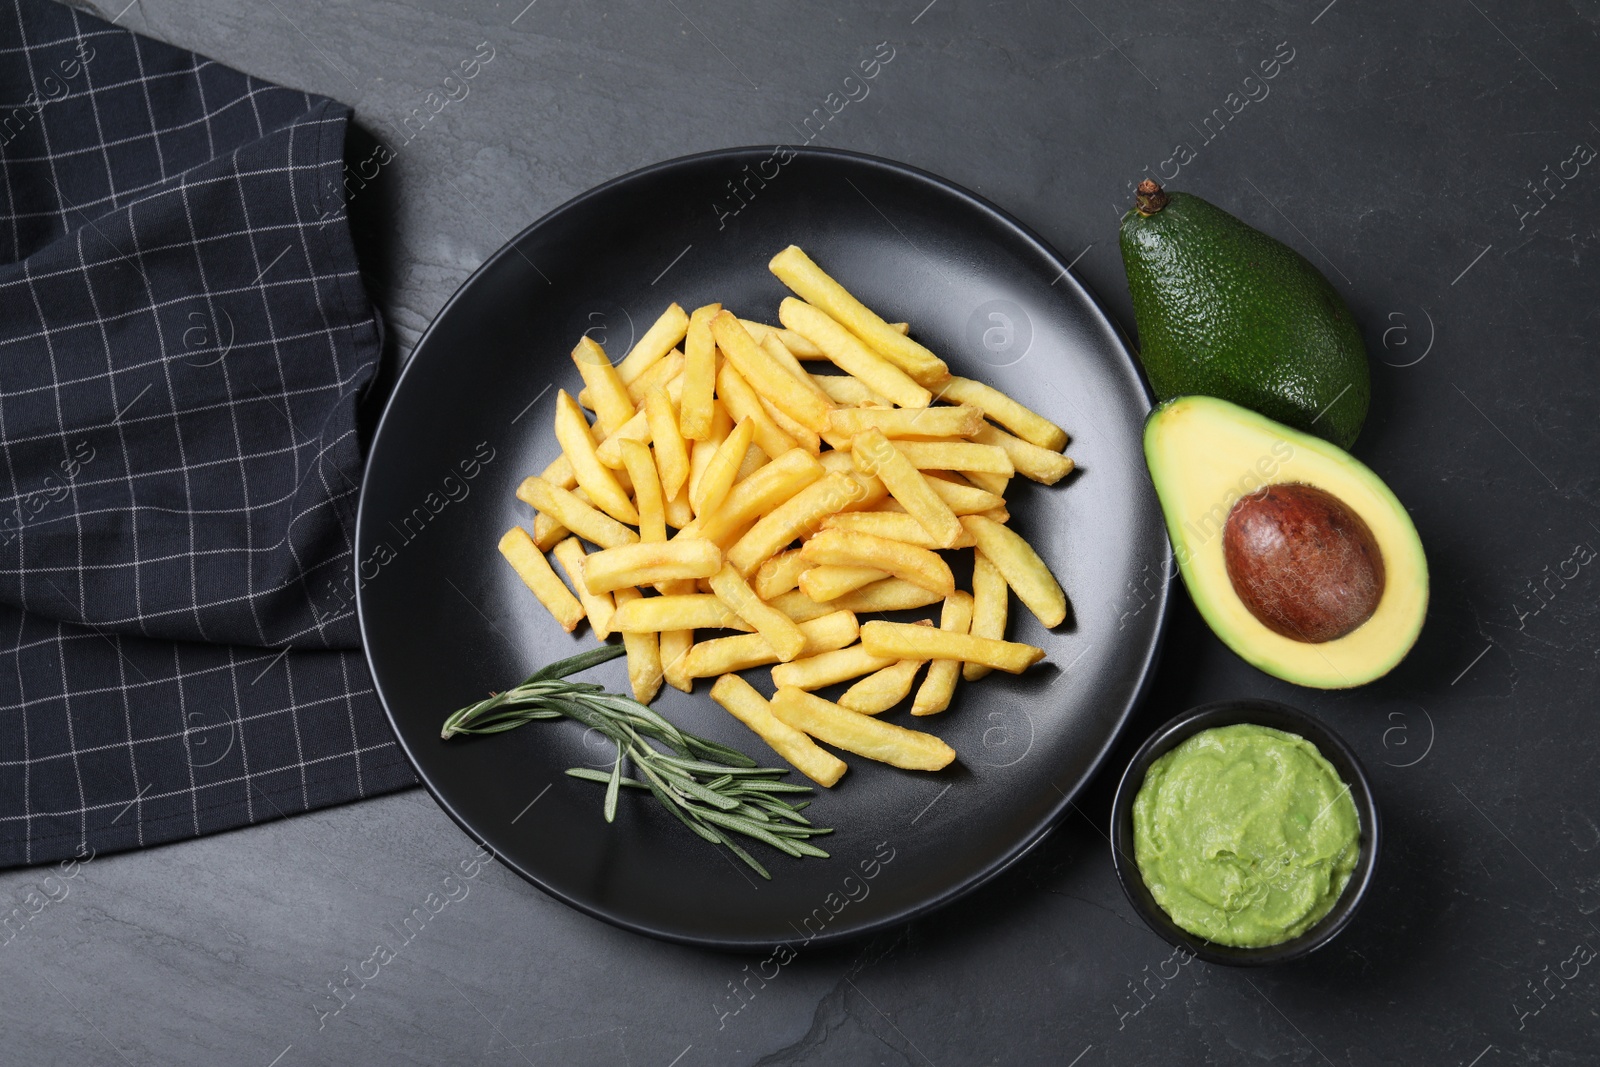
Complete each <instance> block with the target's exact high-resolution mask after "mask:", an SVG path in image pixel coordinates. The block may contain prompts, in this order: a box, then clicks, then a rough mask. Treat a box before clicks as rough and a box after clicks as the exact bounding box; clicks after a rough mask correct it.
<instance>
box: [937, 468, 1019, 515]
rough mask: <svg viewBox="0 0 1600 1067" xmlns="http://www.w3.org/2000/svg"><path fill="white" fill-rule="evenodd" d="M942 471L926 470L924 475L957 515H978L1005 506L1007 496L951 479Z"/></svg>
mask: <svg viewBox="0 0 1600 1067" xmlns="http://www.w3.org/2000/svg"><path fill="white" fill-rule="evenodd" d="M942 473H943V472H941V471H925V472H924V473H923V477H924V478H926V479H928V484H929V485H930V486H932V487H933V491H934V492H935V493H938V494H939V498H940V499H941V500H943V501H944V502H945V503H946V504H948V505H950V510H951V511H953V512H955V513H956V515H957V516H961V515H976V514H978V513H979V512H982V511H990V510H993V509H994V508H998V507H1004V506H1005V502H1006V500H1005V497H1003V496H1000V495H998V494H996V493H991V492H989V491H988V490H986V489H979V488H978V487H977V486H974V485H967V484H965V483H962V482H955V481H951V480H950V479H949V478H944V477H941V474H942Z"/></svg>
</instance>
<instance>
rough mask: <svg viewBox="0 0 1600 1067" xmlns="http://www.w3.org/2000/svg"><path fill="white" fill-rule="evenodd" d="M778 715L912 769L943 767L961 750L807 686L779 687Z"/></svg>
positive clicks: (825, 739)
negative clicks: (816, 693)
mask: <svg viewBox="0 0 1600 1067" xmlns="http://www.w3.org/2000/svg"><path fill="white" fill-rule="evenodd" d="M772 714H773V716H774V717H775V718H776V719H777V720H778V721H779V722H783V723H787V724H788V725H790V726H792V727H794V728H795V729H796V730H801V731H804V732H805V733H808V734H810V735H811V736H812V737H815V738H816V739H817V740H819V741H821V742H822V743H824V744H828V745H832V746H833V747H835V748H842V749H844V750H845V751H846V752H853V753H855V754H856V755H858V756H865V757H866V758H867V759H870V760H877V761H878V762H879V763H887V764H889V765H890V766H893V767H900V768H903V769H905V770H908V771H937V770H940V769H942V768H944V767H948V766H949V765H950V763H951V761H952V760H954V759H955V758H956V751H955V749H953V748H951V747H950V746H949V745H947V744H945V743H944V742H943V741H941V740H939V739H938V738H937V737H935V736H933V735H932V734H925V733H922V732H920V731H917V730H907V729H906V728H905V727H904V726H896V725H895V724H894V723H891V722H884V721H883V720H882V719H874V718H873V717H872V716H870V715H862V714H860V713H859V712H854V711H846V710H845V709H844V708H841V707H839V705H837V704H834V703H832V702H830V701H827V700H823V699H822V698H821V697H818V696H813V695H812V694H810V693H807V692H806V691H805V690H803V689H794V688H784V689H780V690H778V692H777V695H776V696H774V697H773V698H772Z"/></svg>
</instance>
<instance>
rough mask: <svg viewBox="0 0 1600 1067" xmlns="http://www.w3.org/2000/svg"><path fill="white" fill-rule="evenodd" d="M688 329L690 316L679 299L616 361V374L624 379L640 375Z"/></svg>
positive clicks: (629, 379)
mask: <svg viewBox="0 0 1600 1067" xmlns="http://www.w3.org/2000/svg"><path fill="white" fill-rule="evenodd" d="M688 329H689V316H688V315H687V314H685V313H684V310H683V308H681V307H679V306H678V305H677V304H676V303H673V304H670V305H668V307H667V310H665V311H663V312H662V313H661V317H660V318H658V319H656V321H655V322H653V323H651V325H650V328H649V329H648V330H646V331H645V332H644V336H643V337H641V338H639V340H638V341H636V342H634V346H633V347H632V348H631V349H629V350H628V354H627V355H626V356H624V357H623V358H622V362H620V363H618V364H617V375H618V376H619V377H620V378H621V379H622V380H623V381H624V382H631V381H633V380H634V379H635V378H638V377H639V376H640V375H641V374H643V373H644V372H645V371H646V370H648V369H649V368H650V367H652V366H654V365H655V364H656V363H657V362H658V361H659V360H661V359H662V358H663V357H665V356H666V354H667V353H668V352H671V351H672V350H673V349H674V348H676V347H678V342H679V341H681V340H683V336H684V334H685V333H687V332H688Z"/></svg>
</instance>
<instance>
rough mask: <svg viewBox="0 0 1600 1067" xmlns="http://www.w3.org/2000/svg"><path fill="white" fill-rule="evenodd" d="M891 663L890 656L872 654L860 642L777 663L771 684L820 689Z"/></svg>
mask: <svg viewBox="0 0 1600 1067" xmlns="http://www.w3.org/2000/svg"><path fill="white" fill-rule="evenodd" d="M893 662H895V660H894V658H893V657H889V656H874V655H872V654H870V653H869V652H867V650H866V649H864V648H862V647H861V646H860V645H851V646H850V647H848V648H839V649H833V650H831V651H828V652H820V653H818V654H817V655H815V656H807V657H806V658H805V659H797V660H795V661H794V662H793V663H780V664H778V665H777V666H776V667H774V668H772V684H773V685H775V686H784V685H789V686H794V687H795V688H796V689H821V688H822V687H823V686H825V685H833V684H834V683H836V682H842V681H845V680H846V679H848V678H859V677H861V676H862V675H863V674H871V673H872V672H873V671H881V670H883V668H885V667H887V666H889V664H891V663H893Z"/></svg>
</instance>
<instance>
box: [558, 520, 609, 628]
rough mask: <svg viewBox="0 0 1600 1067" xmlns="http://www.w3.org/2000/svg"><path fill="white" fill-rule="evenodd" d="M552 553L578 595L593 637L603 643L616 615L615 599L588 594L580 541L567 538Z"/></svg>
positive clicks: (585, 559)
mask: <svg viewBox="0 0 1600 1067" xmlns="http://www.w3.org/2000/svg"><path fill="white" fill-rule="evenodd" d="M553 551H554V553H555V557H556V562H557V563H559V564H561V569H562V570H564V571H566V572H567V581H568V582H569V583H571V585H572V588H573V591H574V592H576V593H577V594H578V600H579V601H581V602H582V603H583V610H584V613H585V614H586V615H588V616H589V625H590V626H591V627H593V628H594V635H595V636H596V637H598V638H599V639H600V640H602V641H604V640H605V639H606V638H608V637H610V636H611V620H612V618H613V617H614V616H615V615H616V614H617V602H616V599H615V598H614V597H612V595H611V594H610V593H591V592H589V586H588V584H587V583H586V582H585V581H584V576H583V575H584V567H585V564H586V563H587V562H588V560H587V558H586V557H585V555H584V551H583V542H582V541H579V540H578V539H577V538H576V537H569V538H567V539H566V540H565V541H562V542H561V543H560V544H558V545H556V547H555V548H554V550H553Z"/></svg>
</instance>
